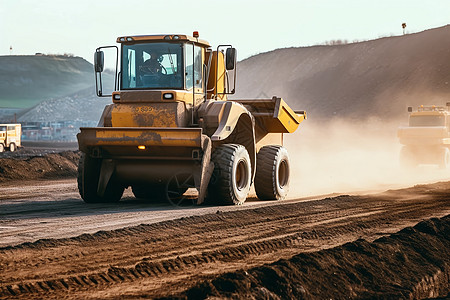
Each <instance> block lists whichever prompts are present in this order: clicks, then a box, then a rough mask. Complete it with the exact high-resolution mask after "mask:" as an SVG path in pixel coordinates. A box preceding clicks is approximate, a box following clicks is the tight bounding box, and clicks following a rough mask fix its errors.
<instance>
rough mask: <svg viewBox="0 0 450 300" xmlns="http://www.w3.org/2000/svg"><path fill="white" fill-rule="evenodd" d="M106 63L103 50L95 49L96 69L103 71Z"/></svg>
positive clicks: (96, 70)
mask: <svg viewBox="0 0 450 300" xmlns="http://www.w3.org/2000/svg"><path fill="white" fill-rule="evenodd" d="M104 65H105V55H104V53H103V51H95V54H94V69H95V72H98V73H101V72H103V67H104Z"/></svg>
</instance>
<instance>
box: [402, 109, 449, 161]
mask: <svg viewBox="0 0 450 300" xmlns="http://www.w3.org/2000/svg"><path fill="white" fill-rule="evenodd" d="M449 107H450V103H447V108H444V107H440V106H436V105H430V106H424V105H421V106H419V107H418V108H417V110H416V111H413V109H412V107H408V112H409V124H408V126H402V127H399V129H398V131H397V135H398V138H399V140H400V143H401V144H403V147H402V149H401V152H400V165H401V166H402V167H407V168H410V167H415V166H417V165H419V164H433V165H439V166H440V167H441V168H448V167H449V166H450V151H449V147H450V111H449Z"/></svg>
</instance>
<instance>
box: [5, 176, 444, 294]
mask: <svg viewBox="0 0 450 300" xmlns="http://www.w3.org/2000/svg"><path fill="white" fill-rule="evenodd" d="M449 185H450V184H449ZM387 194H388V195H389V196H388V197H386V195H381V196H378V195H375V196H339V197H334V198H326V199H323V200H319V201H310V202H300V203H288V204H278V205H274V206H267V207H260V208H256V209H248V210H242V211H233V212H220V211H218V212H217V213H216V214H209V215H203V216H195V217H187V218H182V219H179V220H172V221H165V222H161V223H156V224H150V225H139V226H135V227H129V228H124V229H119V230H114V231H100V232H97V233H95V234H83V235H81V236H78V237H75V238H66V239H48V240H39V241H37V242H34V243H24V244H21V245H18V246H10V247H4V248H0V257H2V259H1V261H0V272H2V274H4V276H3V278H2V279H1V281H0V296H1V297H11V296H14V297H24V298H26V297H27V296H30V295H33V296H37V295H42V294H44V293H45V294H46V295H47V294H49V293H50V294H54V295H55V297H56V298H58V295H60V294H65V293H67V292H68V291H70V292H71V293H73V292H74V291H80V292H82V291H85V290H92V289H94V290H102V289H105V288H108V287H110V286H111V285H113V284H114V285H115V284H118V283H121V284H126V285H130V284H131V285H133V283H135V282H137V281H146V280H147V281H148V280H152V281H155V280H156V281H161V280H164V282H166V283H173V284H174V285H175V286H176V282H177V281H179V280H181V279H182V278H185V277H186V274H196V276H197V277H199V276H200V277H201V276H204V275H205V274H208V273H210V272H212V271H211V270H213V272H224V271H225V270H235V269H238V268H241V267H243V266H245V267H251V266H256V265H260V264H263V263H265V262H268V261H269V262H270V261H275V260H277V259H279V258H286V257H290V256H292V255H295V254H298V253H301V252H309V251H316V250H320V249H324V248H330V247H333V246H336V245H339V244H342V243H344V242H348V241H352V240H355V239H357V238H358V237H361V236H363V237H364V238H367V239H372V240H373V239H375V238H376V237H379V236H380V235H386V234H389V233H392V232H393V231H394V230H395V228H398V227H399V226H403V223H405V222H412V221H414V220H418V219H419V220H420V219H421V218H423V217H425V216H429V215H435V214H436V213H443V210H447V211H448V210H450V207H449V204H448V201H447V200H446V196H445V195H446V194H445V193H441V194H439V189H438V191H437V192H436V194H437V196H436V195H434V194H433V195H429V194H427V191H415V192H414V194H415V195H416V196H415V197H413V198H414V199H413V200H411V199H409V198H405V197H403V195H402V196H401V197H400V195H396V194H395V192H391V193H389V192H388V193H387ZM417 195H419V196H420V197H419V196H417ZM396 197H397V198H396ZM130 245H133V247H130ZM99 249H101V251H99ZM61 253H63V255H61ZM44 267H45V268H44ZM219 267H220V268H219ZM45 269H48V270H49V271H45ZM218 269H219V270H218ZM214 270H216V271H214ZM159 292H161V291H159ZM152 293H155V294H153V295H158V290H155V291H152Z"/></svg>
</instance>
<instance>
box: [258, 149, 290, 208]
mask: <svg viewBox="0 0 450 300" xmlns="http://www.w3.org/2000/svg"><path fill="white" fill-rule="evenodd" d="M289 181H290V163H289V155H288V152H287V150H286V148H284V147H281V146H265V147H263V148H261V149H260V150H259V152H258V154H257V156H256V176H255V190H256V195H257V196H258V198H259V199H261V200H283V199H284V198H286V196H287V194H288V192H289Z"/></svg>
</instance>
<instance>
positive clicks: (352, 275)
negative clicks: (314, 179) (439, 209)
mask: <svg viewBox="0 0 450 300" xmlns="http://www.w3.org/2000/svg"><path fill="white" fill-rule="evenodd" d="M449 276H450V216H446V217H444V218H442V219H431V220H427V221H423V222H421V223H419V224H417V225H416V226H414V227H408V228H405V229H403V230H402V231H400V232H398V233H396V234H393V235H391V236H389V237H383V238H380V239H378V240H376V241H374V242H373V243H370V242H367V241H366V240H363V239H359V240H357V241H355V242H351V243H347V244H344V245H343V246H340V247H336V248H332V249H327V250H322V251H318V252H313V253H302V254H299V255H296V256H294V257H292V258H291V259H287V260H280V261H278V262H275V263H272V264H269V265H264V266H262V267H256V268H253V269H250V270H248V271H238V272H232V273H226V274H224V275H222V276H219V277H217V278H215V279H212V280H208V281H205V282H203V283H201V284H199V285H197V286H196V287H194V288H192V289H189V290H188V291H186V292H185V293H184V294H183V295H180V297H182V298H188V299H205V298H208V297H218V298H233V299H234V298H239V299H242V298H245V299H319V298H320V299H323V298H330V299H331V298H365V299H366V298H371V299H373V298H378V297H382V298H386V299H387V298H413V299H416V298H430V297H443V296H448V295H450V294H449V290H450V284H449Z"/></svg>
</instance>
